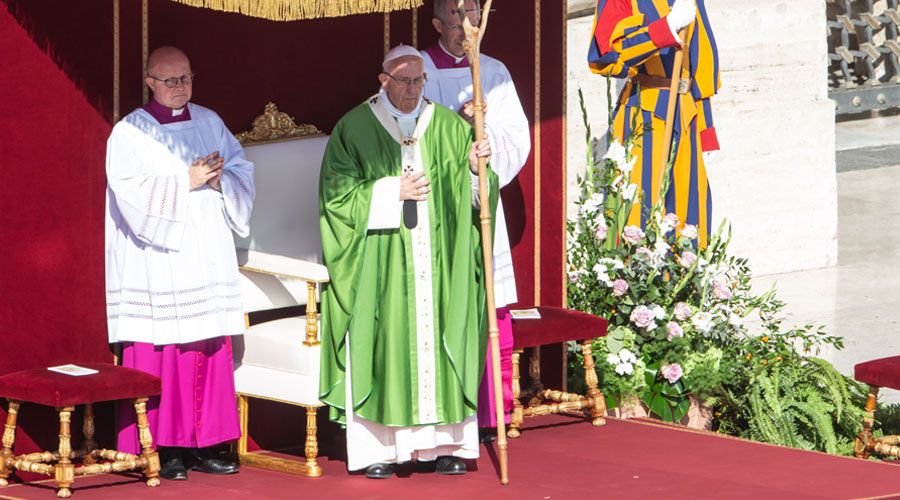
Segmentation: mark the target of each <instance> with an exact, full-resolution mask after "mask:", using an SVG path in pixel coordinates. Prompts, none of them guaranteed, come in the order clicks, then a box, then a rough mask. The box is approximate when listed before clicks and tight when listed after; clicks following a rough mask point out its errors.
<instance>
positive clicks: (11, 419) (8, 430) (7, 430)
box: [0, 399, 21, 487]
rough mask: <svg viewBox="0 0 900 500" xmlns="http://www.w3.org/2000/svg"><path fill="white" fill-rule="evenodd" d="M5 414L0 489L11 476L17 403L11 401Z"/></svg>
mask: <svg viewBox="0 0 900 500" xmlns="http://www.w3.org/2000/svg"><path fill="white" fill-rule="evenodd" d="M7 401H8V402H9V409H8V410H7V412H6V425H5V426H4V428H3V441H2V442H3V444H2V448H0V487H2V486H7V485H9V475H10V474H12V472H13V468H12V464H13V461H14V455H13V451H12V450H13V444H15V442H16V418H17V416H18V413H19V405H20V404H21V403H20V402H19V401H15V400H12V399H9V400H7Z"/></svg>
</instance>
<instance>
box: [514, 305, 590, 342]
mask: <svg viewBox="0 0 900 500" xmlns="http://www.w3.org/2000/svg"><path fill="white" fill-rule="evenodd" d="M537 310H538V311H540V313H541V319H515V320H513V348H514V349H524V348H526V347H535V346H539V345H547V344H558V343H560V342H566V341H569V340H588V339H595V338H597V337H605V336H606V327H607V323H606V320H605V319H603V318H598V317H597V316H594V315H593V314H588V313H584V312H581V311H575V310H572V309H563V308H561V307H547V306H539V307H538V308H537Z"/></svg>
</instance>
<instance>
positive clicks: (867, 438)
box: [853, 385, 878, 458]
mask: <svg viewBox="0 0 900 500" xmlns="http://www.w3.org/2000/svg"><path fill="white" fill-rule="evenodd" d="M877 404H878V387H876V386H874V385H870V386H869V398H868V399H867V400H866V416H865V417H864V418H863V428H862V431H860V433H859V435H857V436H856V442H855V443H853V455H855V456H856V458H868V457H869V450H870V449H872V447H873V446H874V439H873V438H872V425H874V423H875V407H876V406H877Z"/></svg>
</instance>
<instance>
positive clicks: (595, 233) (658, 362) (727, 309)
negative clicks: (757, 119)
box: [567, 100, 861, 451]
mask: <svg viewBox="0 0 900 500" xmlns="http://www.w3.org/2000/svg"><path fill="white" fill-rule="evenodd" d="M582 112H583V113H584V114H585V117H586V111H585V109H584V103H583V100H582ZM585 125H586V127H587V142H588V169H587V171H586V172H585V175H584V177H583V178H581V177H579V179H578V182H579V185H580V188H581V192H580V195H579V199H578V207H579V208H578V214H577V216H576V217H575V218H574V219H573V220H570V221H569V223H568V238H567V250H568V257H569V268H568V278H569V283H568V298H569V304H570V307H573V308H574V309H578V310H582V311H586V312H589V313H592V314H595V315H597V316H600V317H604V318H607V319H608V320H609V331H608V335H607V336H606V337H603V338H600V339H597V340H596V341H595V343H594V355H595V357H596V358H597V359H596V361H597V366H598V369H600V370H601V371H602V376H601V378H602V386H603V390H604V393H605V394H606V395H607V399H608V406H609V407H611V408H612V407H615V406H616V405H618V404H621V403H622V402H628V401H632V402H633V401H635V399H638V400H639V401H640V402H642V403H643V404H644V405H645V406H646V407H647V408H648V409H649V410H650V411H651V412H652V414H654V415H655V416H657V417H659V418H662V419H664V420H667V421H676V422H677V421H680V420H681V419H682V418H683V417H684V416H685V414H686V413H687V412H688V409H689V407H690V400H691V398H692V397H693V398H696V399H699V400H701V401H705V402H706V403H709V404H711V405H712V406H713V407H714V408H715V409H716V413H715V415H716V417H717V422H716V425H717V428H718V429H720V430H724V431H728V432H731V433H733V434H737V435H742V436H747V437H755V438H757V439H763V440H769V441H773V442H777V441H779V439H778V438H775V437H771V436H768V437H767V436H763V435H762V434H761V433H760V432H756V431H758V430H759V428H760V426H761V425H763V422H762V421H761V419H762V418H763V415H764V414H765V413H766V412H767V411H768V412H771V411H772V408H771V406H772V405H769V406H765V405H763V406H760V405H759V404H756V407H753V404H754V403H753V402H752V401H751V393H754V391H752V390H749V391H748V390H747V389H748V388H749V387H752V386H753V385H754V384H755V382H756V381H758V380H761V379H762V378H766V379H767V380H770V379H773V378H777V377H778V376H779V374H781V373H782V371H784V370H788V371H790V373H792V374H793V376H795V378H797V377H800V378H801V379H802V378H803V377H806V379H805V380H806V383H807V384H808V385H809V387H810V390H809V391H807V392H815V393H817V396H809V394H807V393H804V394H794V395H793V396H795V397H797V398H801V399H802V398H803V397H806V398H807V400H809V398H811V397H818V395H819V394H820V393H822V392H823V391H824V394H826V395H827V396H826V397H824V398H820V399H821V401H820V402H821V403H822V404H821V405H819V406H816V407H815V409H814V410H811V409H810V406H809V405H807V406H806V407H803V405H802V404H799V405H797V406H795V407H793V408H794V409H793V410H791V409H790V407H787V408H786V409H785V411H787V412H788V413H790V412H791V411H793V412H794V413H792V415H794V416H797V415H799V416H797V418H796V419H795V420H792V421H791V422H795V421H796V422H795V424H792V425H793V427H794V428H795V431H796V432H795V434H803V433H804V432H806V433H807V434H809V437H808V438H807V439H804V440H802V443H803V445H802V447H807V448H819V449H827V450H828V451H836V450H837V449H838V446H837V444H836V443H837V441H838V439H837V438H835V439H831V438H830V437H822V434H829V431H828V430H827V429H824V430H823V428H821V427H822V426H819V427H816V425H818V424H816V425H812V424H811V425H809V426H806V427H808V428H809V429H806V430H804V429H803V427H804V423H805V422H810V421H811V420H813V417H811V416H809V415H806V416H804V413H803V412H804V411H807V410H808V411H807V413H808V412H809V411H812V412H813V413H815V412H820V413H821V412H824V413H825V414H826V415H831V417H829V421H830V422H842V421H843V425H845V426H847V425H849V426H850V427H848V428H847V429H845V430H846V431H847V432H850V439H852V432H851V431H852V430H853V429H855V428H856V427H855V426H857V425H858V424H856V423H849V424H848V422H849V421H855V422H860V421H861V420H860V419H857V418H855V417H857V416H859V415H860V414H859V413H858V412H856V410H854V405H853V402H852V401H851V399H852V398H853V397H855V394H856V392H854V391H852V390H851V389H854V386H853V383H852V381H848V380H847V379H846V378H845V377H843V376H841V375H840V374H838V373H837V372H836V371H834V368H833V367H831V365H830V364H828V363H826V362H824V361H821V360H818V359H816V358H811V357H808V356H810V355H813V354H815V353H817V352H818V351H819V350H820V349H822V348H823V347H825V346H831V347H833V348H837V349H840V348H841V347H842V340H841V338H840V337H834V336H829V335H826V334H825V333H824V332H823V331H822V330H821V328H817V327H815V326H814V325H804V326H802V327H797V328H790V329H785V328H783V327H782V320H781V319H780V316H779V314H780V312H781V310H782V309H783V307H784V304H783V303H782V302H780V301H779V300H778V299H777V298H776V295H775V290H774V289H772V290H769V291H768V292H766V293H763V294H754V292H753V291H752V290H751V284H750V279H751V273H750V269H749V267H748V264H747V260H746V259H742V258H737V257H734V256H731V255H729V254H728V251H727V250H728V245H729V242H730V237H731V236H730V235H731V232H730V228H729V227H728V226H727V225H726V223H724V222H723V223H722V225H721V226H720V227H719V228H718V230H717V231H716V232H715V233H714V234H712V235H710V238H709V243H708V245H707V246H705V247H700V246H699V245H698V234H697V228H696V227H695V226H693V225H690V224H685V222H684V221H681V220H679V218H678V217H677V216H676V215H675V214H672V213H666V212H665V208H664V203H663V202H662V200H664V199H665V193H666V192H667V191H668V179H669V176H668V175H665V176H663V179H664V180H663V182H661V186H660V192H659V197H658V199H659V200H661V201H660V202H659V203H656V204H654V205H653V206H652V208H650V209H649V211H645V212H644V214H643V215H644V220H645V221H646V222H645V224H644V225H643V227H641V226H640V225H639V224H630V223H629V221H628V217H629V214H630V213H631V212H632V207H633V206H634V205H635V204H638V206H640V204H641V199H642V197H643V196H644V193H641V191H640V189H639V188H638V186H636V185H634V184H631V183H630V181H629V179H630V173H631V170H632V169H633V168H634V162H635V160H634V159H633V157H632V154H631V151H632V147H633V143H634V136H632V137H630V138H628V139H626V141H625V142H624V144H621V143H618V142H613V141H611V143H610V146H609V149H608V151H607V152H606V153H605V155H603V156H602V157H599V156H598V155H596V154H595V152H594V147H595V146H594V144H595V142H594V140H593V139H592V137H591V132H590V125H589V124H588V123H587V119H585ZM579 355H580V354H579V353H577V352H576V351H574V350H573V351H572V358H573V363H571V365H570V366H572V368H573V370H572V371H570V373H572V378H571V381H572V383H573V384H575V385H577V380H578V373H577V367H578V366H579V363H578V362H575V361H577V360H576V359H575V358H577V357H578V356H579ZM813 365H814V367H815V369H816V370H818V371H819V372H827V375H828V376H827V377H820V378H815V379H813V378H810V377H812V376H811V375H807V374H806V372H805V371H804V370H801V369H800V368H802V367H813ZM829 370H830V371H829ZM807 371H810V370H807ZM811 371H815V370H811ZM793 383H795V384H802V383H803V381H802V380H801V381H798V380H794V382H793ZM829 384H833V385H834V386H835V387H830V386H829ZM832 389H833V390H832ZM857 392H858V391H857ZM756 395H757V396H760V394H756ZM760 400H762V401H765V398H764V397H757V398H756V399H754V401H755V402H756V403H759V401H760ZM801 403H802V401H801ZM813 406H815V405H813ZM800 407H803V408H804V409H803V410H798V409H797V408H800ZM815 418H816V419H819V420H821V418H820V417H818V416H817V417H815ZM797 422H799V423H797ZM838 427H839V426H837V424H835V425H834V426H832V427H831V433H832V434H834V435H835V436H836V435H837V434H840V432H839V431H836V430H835V429H838ZM754 429H756V431H754ZM754 432H755V433H754ZM843 434H846V432H844V433H843ZM845 437H846V436H845ZM782 441H783V440H782ZM846 442H847V439H844V440H843V441H842V443H844V444H846ZM784 444H795V445H797V443H784Z"/></svg>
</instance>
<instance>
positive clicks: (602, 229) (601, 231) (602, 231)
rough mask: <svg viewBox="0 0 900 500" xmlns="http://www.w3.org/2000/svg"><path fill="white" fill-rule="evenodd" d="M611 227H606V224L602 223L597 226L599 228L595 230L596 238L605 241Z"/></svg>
mask: <svg viewBox="0 0 900 500" xmlns="http://www.w3.org/2000/svg"><path fill="white" fill-rule="evenodd" d="M608 230H609V228H607V227H606V224H603V223H601V224H600V225H598V226H597V230H596V231H594V238H597V241H603V240H605V239H606V232H607V231H608Z"/></svg>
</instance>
